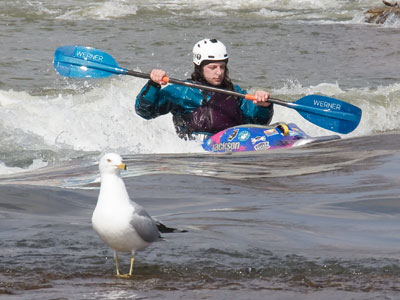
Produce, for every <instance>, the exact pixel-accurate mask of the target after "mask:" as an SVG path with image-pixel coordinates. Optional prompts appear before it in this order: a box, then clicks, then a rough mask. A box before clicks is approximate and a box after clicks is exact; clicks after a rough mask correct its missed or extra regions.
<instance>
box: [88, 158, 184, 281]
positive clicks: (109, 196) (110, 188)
mask: <svg viewBox="0 0 400 300" xmlns="http://www.w3.org/2000/svg"><path fill="white" fill-rule="evenodd" d="M126 169H127V167H126V165H125V163H124V162H123V161H122V158H121V156H120V155H118V154H116V153H107V154H105V155H104V156H103V157H102V158H101V159H100V162H99V170H100V177H101V185H100V193H99V198H98V200H97V204H96V208H95V209H94V211H93V215H92V226H93V229H94V230H95V231H96V233H97V234H98V235H99V236H100V238H101V239H102V240H103V241H104V242H105V243H106V244H107V245H108V246H110V247H111V248H112V249H113V250H114V261H115V267H116V271H117V277H123V278H129V277H131V276H132V271H133V264H134V262H135V253H136V251H140V250H143V249H144V248H146V247H147V246H149V245H150V244H151V243H153V242H156V241H158V240H162V237H161V234H160V232H163V233H164V232H176V231H180V232H185V230H178V229H175V228H169V227H166V226H165V225H164V224H162V223H160V222H158V221H156V220H154V219H153V218H152V217H151V216H150V215H149V214H148V213H147V212H146V210H145V209H144V208H143V207H142V206H140V205H139V204H137V203H135V202H134V201H132V200H131V199H130V197H129V194H128V191H127V190H126V187H125V183H124V181H123V180H122V178H121V176H120V171H121V170H126ZM118 252H130V253H131V260H130V268H129V273H128V274H124V275H121V273H120V271H119V264H118Z"/></svg>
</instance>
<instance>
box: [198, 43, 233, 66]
mask: <svg viewBox="0 0 400 300" xmlns="http://www.w3.org/2000/svg"><path fill="white" fill-rule="evenodd" d="M226 59H228V52H227V51H226V47H225V45H224V44H223V43H221V42H220V41H218V40H216V39H204V40H201V41H199V42H197V43H196V44H195V45H194V47H193V62H194V63H195V64H196V65H198V66H200V64H201V63H202V62H203V61H204V60H216V61H217V60H226Z"/></svg>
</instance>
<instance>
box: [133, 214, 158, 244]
mask: <svg viewBox="0 0 400 300" xmlns="http://www.w3.org/2000/svg"><path fill="white" fill-rule="evenodd" d="M131 225H132V226H133V228H135V230H136V232H137V233H138V235H139V236H140V237H141V238H142V239H143V240H145V241H146V242H148V243H152V242H155V241H157V240H158V239H160V232H159V231H158V229H157V225H156V222H155V221H154V220H153V219H152V217H150V215H149V214H148V213H147V211H145V210H144V208H142V207H136V211H135V215H134V216H133V217H132V220H131Z"/></svg>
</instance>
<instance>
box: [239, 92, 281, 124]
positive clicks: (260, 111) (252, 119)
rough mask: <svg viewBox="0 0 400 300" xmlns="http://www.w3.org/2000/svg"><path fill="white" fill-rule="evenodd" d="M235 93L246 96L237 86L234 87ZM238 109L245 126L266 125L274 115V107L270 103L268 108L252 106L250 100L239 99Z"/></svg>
mask: <svg viewBox="0 0 400 300" xmlns="http://www.w3.org/2000/svg"><path fill="white" fill-rule="evenodd" d="M235 91H236V92H238V93H241V94H247V92H246V91H245V90H242V89H241V88H240V87H239V86H238V85H235ZM240 109H241V110H242V113H243V122H244V123H247V124H259V125H268V124H269V123H270V122H271V119H272V116H273V115H274V105H273V104H272V103H271V105H270V106H268V107H263V106H259V105H257V104H254V103H253V101H251V100H246V99H244V98H241V105H240Z"/></svg>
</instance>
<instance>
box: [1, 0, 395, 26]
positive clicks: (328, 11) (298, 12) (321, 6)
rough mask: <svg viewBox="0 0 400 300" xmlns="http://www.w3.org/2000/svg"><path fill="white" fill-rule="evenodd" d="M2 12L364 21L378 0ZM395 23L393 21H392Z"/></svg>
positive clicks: (37, 5) (26, 5) (18, 6)
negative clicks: (366, 13) (363, 15)
mask: <svg viewBox="0 0 400 300" xmlns="http://www.w3.org/2000/svg"><path fill="white" fill-rule="evenodd" d="M3 6H4V10H3V12H2V13H0V15H3V16H14V17H17V16H18V17H26V18H38V19H41V18H51V19H54V18H56V19H60V20H84V19H93V20H112V19H118V18H127V17H132V16H136V15H148V14H151V15H157V16H159V17H162V16H166V15H170V16H174V15H181V16H182V15H183V16H188V17H196V16H209V15H211V16H231V15H232V13H233V14H234V16H235V17H238V16H241V15H245V16H249V15H250V16H258V17H263V18H266V19H282V18H284V19H289V20H290V19H300V20H311V21H315V20H326V21H330V20H331V21H335V22H337V21H338V22H343V21H345V20H347V21H351V22H355V23H361V22H364V19H363V18H360V16H362V14H363V13H364V12H365V11H366V10H367V9H369V8H372V7H376V6H377V3H376V1H374V0H366V1H345V0H287V1H279V0H235V1H234V0H229V1H213V0H198V1H195V2H193V1H189V0H165V1H156V0H150V1H145V0H136V1H128V0H103V1H97V0H96V1H94V0H91V1H85V2H82V1H76V0H75V1H69V2H68V3H67V2H65V1H60V0H56V1H50V0H46V1H45V0H42V1H26V2H15V1H11V0H5V3H4V4H3ZM392 24H393V21H392Z"/></svg>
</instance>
